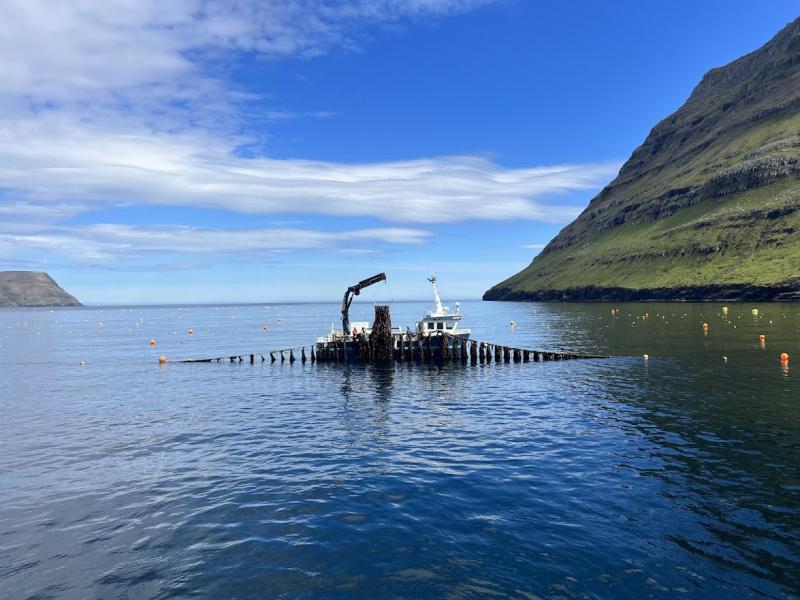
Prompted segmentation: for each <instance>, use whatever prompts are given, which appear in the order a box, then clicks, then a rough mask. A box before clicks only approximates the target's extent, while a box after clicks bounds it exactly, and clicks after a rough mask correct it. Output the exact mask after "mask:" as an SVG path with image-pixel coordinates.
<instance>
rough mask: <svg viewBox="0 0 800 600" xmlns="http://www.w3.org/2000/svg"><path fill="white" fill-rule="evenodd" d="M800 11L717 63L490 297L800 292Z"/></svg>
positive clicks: (714, 296) (791, 295)
mask: <svg viewBox="0 0 800 600" xmlns="http://www.w3.org/2000/svg"><path fill="white" fill-rule="evenodd" d="M798 232H800V19H797V20H795V21H794V22H792V23H790V24H789V25H788V26H787V27H786V28H784V29H783V30H782V31H781V32H779V33H778V34H777V35H776V36H775V37H774V38H773V39H772V40H771V41H770V42H768V43H767V44H766V45H765V46H763V47H762V48H760V49H759V50H756V51H755V52H752V53H751V54H748V55H746V56H744V57H742V58H740V59H738V60H736V61H734V62H732V63H730V64H729V65H726V66H724V67H721V68H717V69H713V70H711V71H709V72H708V73H707V74H706V75H705V77H703V80H702V81H701V82H700V84H699V85H698V86H697V87H696V88H695V89H694V91H693V92H692V94H691V96H690V97H689V99H688V100H687V101H686V103H685V104H684V105H683V106H682V107H681V108H680V109H678V111H676V112H675V113H674V114H672V115H670V116H669V117H667V118H666V119H664V120H663V121H661V122H660V123H658V124H657V125H656V126H655V127H654V128H653V130H652V131H651V132H650V135H648V137H647V139H646V140H645V142H644V143H643V144H642V145H641V146H640V147H639V148H637V149H636V150H635V151H634V153H633V155H632V156H631V157H630V159H629V160H628V161H627V162H626V163H625V165H624V166H623V167H622V169H621V170H620V172H619V175H618V176H617V178H616V179H615V180H614V181H612V182H611V183H610V184H609V185H608V186H607V187H606V188H605V189H604V190H603V191H602V192H600V194H598V196H597V197H596V198H594V199H593V200H592V201H591V202H590V204H589V206H588V207H587V208H586V210H584V211H583V213H581V215H580V216H579V217H578V218H577V219H576V220H575V221H573V222H572V223H571V224H570V225H568V226H567V227H565V228H564V229H563V230H562V231H561V232H560V233H559V234H558V236H556V237H555V238H554V239H553V240H552V241H551V242H550V243H549V244H548V245H547V247H546V248H545V249H544V250H543V251H542V253H541V254H540V255H539V256H537V257H536V258H535V259H534V260H533V262H532V263H531V264H530V265H529V266H528V267H527V268H526V269H524V270H523V271H521V272H520V273H517V274H516V275H514V276H513V277H511V278H509V279H507V280H506V281H503V282H501V283H499V284H497V285H496V286H494V287H493V288H491V289H490V290H489V291H487V292H486V294H485V295H484V299H487V300H603V299H609V300H625V299H632V300H633V299H637V300H638V299H647V298H653V299H660V300H670V299H681V300H707V299H717V298H726V299H737V298H738V299H763V300H773V299H783V298H786V299H788V298H800V233H798Z"/></svg>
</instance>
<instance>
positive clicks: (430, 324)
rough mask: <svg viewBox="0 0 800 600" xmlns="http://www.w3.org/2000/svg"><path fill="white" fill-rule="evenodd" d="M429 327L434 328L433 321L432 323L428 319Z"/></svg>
mask: <svg viewBox="0 0 800 600" xmlns="http://www.w3.org/2000/svg"><path fill="white" fill-rule="evenodd" d="M428 329H433V323H431V322H430V321H428Z"/></svg>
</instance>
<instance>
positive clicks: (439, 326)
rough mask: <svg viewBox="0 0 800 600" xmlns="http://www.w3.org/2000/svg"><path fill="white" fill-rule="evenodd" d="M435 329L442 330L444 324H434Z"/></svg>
mask: <svg viewBox="0 0 800 600" xmlns="http://www.w3.org/2000/svg"><path fill="white" fill-rule="evenodd" d="M436 329H444V323H442V322H441V321H440V322H438V323H437V324H436Z"/></svg>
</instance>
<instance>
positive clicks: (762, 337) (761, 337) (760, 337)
mask: <svg viewBox="0 0 800 600" xmlns="http://www.w3.org/2000/svg"><path fill="white" fill-rule="evenodd" d="M758 339H760V340H761V341H762V342H763V341H764V340H765V339H767V336H765V335H764V334H763V333H762V334H761V335H760V336H758Z"/></svg>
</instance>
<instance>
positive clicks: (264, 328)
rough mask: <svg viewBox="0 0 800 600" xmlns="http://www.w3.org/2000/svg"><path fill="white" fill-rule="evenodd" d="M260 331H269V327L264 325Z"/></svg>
mask: <svg viewBox="0 0 800 600" xmlns="http://www.w3.org/2000/svg"><path fill="white" fill-rule="evenodd" d="M261 329H263V330H264V331H269V325H264V326H263V327H262V328H261Z"/></svg>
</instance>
